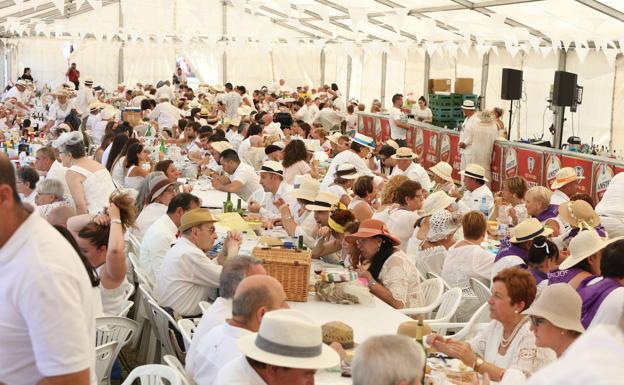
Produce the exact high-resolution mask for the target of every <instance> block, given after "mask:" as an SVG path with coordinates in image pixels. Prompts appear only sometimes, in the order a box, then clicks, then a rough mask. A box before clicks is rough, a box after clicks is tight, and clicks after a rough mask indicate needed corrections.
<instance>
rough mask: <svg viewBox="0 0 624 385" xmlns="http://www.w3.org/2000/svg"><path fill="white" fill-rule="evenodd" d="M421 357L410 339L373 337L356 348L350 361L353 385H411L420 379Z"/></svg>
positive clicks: (421, 351)
mask: <svg viewBox="0 0 624 385" xmlns="http://www.w3.org/2000/svg"><path fill="white" fill-rule="evenodd" d="M424 365H425V354H424V352H423V349H422V348H421V347H420V345H418V343H416V341H415V340H414V339H412V338H409V337H406V336H401V335H385V336H376V337H371V338H369V339H367V340H366V341H365V342H364V343H363V344H362V345H361V346H360V347H358V351H357V355H355V357H354V358H353V363H352V365H351V375H352V377H353V385H395V384H398V383H399V382H401V381H405V382H406V383H408V384H412V383H415V382H417V381H418V380H419V378H420V377H421V376H422V375H423V367H424Z"/></svg>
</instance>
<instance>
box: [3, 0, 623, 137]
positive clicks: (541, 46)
mask: <svg viewBox="0 0 624 385" xmlns="http://www.w3.org/2000/svg"><path fill="white" fill-rule="evenodd" d="M0 25H1V28H0V33H1V34H2V38H1V39H0V41H1V42H2V45H1V49H2V50H3V58H4V60H2V61H1V63H0V64H1V65H2V67H3V71H2V81H3V82H4V84H9V83H11V82H13V81H15V80H16V78H17V77H18V76H19V74H20V73H21V71H22V68H23V67H31V68H32V70H33V76H34V77H35V79H36V80H37V81H38V85H39V86H42V85H43V84H49V85H51V86H52V87H54V86H55V85H58V84H60V83H61V82H63V81H64V80H65V78H64V74H65V71H66V67H67V65H68V64H69V63H71V62H76V63H77V64H78V68H79V69H80V70H81V73H82V76H83V77H91V78H93V79H94V80H95V82H96V84H101V85H102V86H104V87H107V88H112V87H114V86H115V85H116V84H117V83H118V82H121V81H123V82H125V83H127V84H134V83H136V82H143V83H146V82H147V83H155V82H156V81H158V80H160V79H168V78H170V77H171V75H172V74H173V72H174V70H175V67H176V58H183V59H184V60H185V61H186V62H187V63H189V65H190V67H191V69H192V71H193V73H194V74H195V75H196V76H197V78H198V79H199V81H201V82H204V83H209V84H214V83H223V82H226V81H230V82H233V83H235V84H242V85H246V86H247V87H250V88H256V87H259V86H261V85H270V84H272V83H274V82H276V81H277V80H278V79H280V78H284V79H285V80H286V82H287V83H288V84H290V85H291V86H295V85H302V84H308V85H311V86H318V85H321V84H326V83H333V82H335V83H337V84H338V86H339V87H340V88H341V90H342V92H343V94H345V95H346V96H347V97H348V98H356V99H358V100H360V101H362V102H363V103H365V104H366V105H367V107H368V106H370V103H371V101H372V100H373V99H380V100H381V101H382V102H383V103H384V105H385V106H386V107H388V106H389V104H390V98H391V96H392V95H393V94H394V93H397V92H400V93H404V94H412V95H413V96H414V97H418V96H420V95H422V94H424V93H425V92H426V84H427V81H428V79H438V78H445V79H451V80H454V79H455V78H465V77H468V78H473V79H474V92H475V93H477V94H480V95H481V96H482V97H483V103H484V106H485V107H487V108H491V107H496V106H500V107H503V108H505V109H507V108H508V107H509V102H508V101H502V100H501V99H500V90H501V72H502V69H503V68H515V69H522V70H523V71H524V76H523V77H524V91H523V98H522V100H521V101H520V102H519V103H517V104H518V105H517V106H514V109H515V112H516V113H515V114H514V115H515V119H514V123H513V130H512V138H516V139H517V138H528V137H535V136H540V135H542V133H543V132H544V131H546V134H545V136H548V133H547V128H548V127H549V126H550V124H551V123H552V112H551V111H550V110H548V109H547V102H546V99H547V98H548V96H549V91H550V87H551V84H552V82H553V76H554V72H555V71H556V70H566V71H568V72H573V73H576V74H578V84H579V85H581V86H583V87H584V99H583V104H582V105H581V106H579V110H578V112H577V113H575V114H569V113H568V114H567V121H566V122H565V125H564V133H563V137H564V138H567V137H568V136H570V135H572V134H576V135H578V136H580V137H581V138H582V139H583V140H584V142H590V141H591V139H592V138H593V140H594V142H597V143H600V144H605V145H609V144H610V145H611V146H612V147H613V148H616V149H622V148H624V139H623V138H624V135H623V134H624V108H622V107H624V87H622V82H623V78H624V76H623V75H624V59H623V58H622V55H620V52H621V51H620V50H621V47H624V2H623V1H621V0H600V1H597V0H541V1H540V0H471V1H468V0H401V1H391V0H357V1H356V0H226V1H221V0H54V1H50V0H5V1H0Z"/></svg>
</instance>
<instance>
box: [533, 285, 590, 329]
mask: <svg viewBox="0 0 624 385" xmlns="http://www.w3.org/2000/svg"><path fill="white" fill-rule="evenodd" d="M582 307H583V300H582V299H581V296H580V295H579V294H578V293H577V292H576V290H574V288H573V287H572V286H570V285H568V284H567V283H557V284H554V285H549V286H546V288H544V291H542V293H541V294H540V295H539V296H538V297H537V298H536V299H535V301H533V303H532V304H531V307H529V308H528V309H526V310H525V311H523V312H522V314H525V315H532V316H535V317H541V318H545V319H547V320H548V322H550V323H551V324H553V325H555V326H556V327H558V328H561V329H564V330H573V331H575V332H579V333H583V332H584V331H585V328H584V327H583V325H582V324H581V308H582Z"/></svg>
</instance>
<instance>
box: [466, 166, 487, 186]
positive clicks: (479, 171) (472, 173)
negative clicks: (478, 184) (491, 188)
mask: <svg viewBox="0 0 624 385" xmlns="http://www.w3.org/2000/svg"><path fill="white" fill-rule="evenodd" d="M459 174H460V175H463V176H467V177H469V178H472V179H477V180H482V181H484V182H489V181H488V180H487V178H486V177H485V169H484V168H483V167H481V166H479V165H478V164H476V163H470V164H469V165H468V166H466V169H465V170H463V171H460V172H459Z"/></svg>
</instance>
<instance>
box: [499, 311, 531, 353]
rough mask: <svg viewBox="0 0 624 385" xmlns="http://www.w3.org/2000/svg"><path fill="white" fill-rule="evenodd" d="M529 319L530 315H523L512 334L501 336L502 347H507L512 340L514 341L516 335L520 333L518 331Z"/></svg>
mask: <svg viewBox="0 0 624 385" xmlns="http://www.w3.org/2000/svg"><path fill="white" fill-rule="evenodd" d="M528 319H529V317H526V316H525V317H523V318H522V319H521V320H520V322H518V324H517V325H516V327H515V328H514V329H513V330H512V331H511V334H510V335H509V337H507V338H505V337H502V338H501V342H500V346H501V348H506V347H508V346H509V344H511V341H513V339H514V337H515V336H516V334H518V331H520V328H521V327H522V325H524V323H525V322H526V321H527V320H528Z"/></svg>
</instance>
